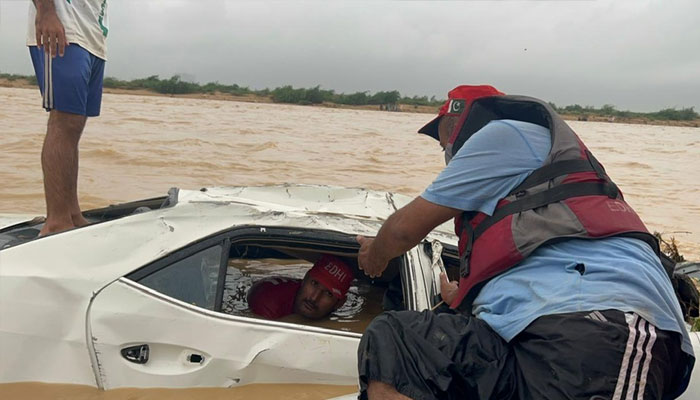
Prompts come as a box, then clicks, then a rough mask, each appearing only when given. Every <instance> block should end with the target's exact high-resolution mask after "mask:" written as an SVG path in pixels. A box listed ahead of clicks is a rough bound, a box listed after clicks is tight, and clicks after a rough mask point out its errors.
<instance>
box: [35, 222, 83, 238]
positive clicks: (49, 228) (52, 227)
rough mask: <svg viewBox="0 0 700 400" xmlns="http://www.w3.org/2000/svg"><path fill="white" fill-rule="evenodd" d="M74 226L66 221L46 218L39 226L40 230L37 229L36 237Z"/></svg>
mask: <svg viewBox="0 0 700 400" xmlns="http://www.w3.org/2000/svg"><path fill="white" fill-rule="evenodd" d="M74 228H75V225H73V224H72V223H68V222H66V221H51V220H49V219H47V220H46V223H45V224H44V226H43V227H42V228H41V231H39V236H38V237H42V236H48V235H53V234H54V233H59V232H64V231H67V230H70V229H74Z"/></svg>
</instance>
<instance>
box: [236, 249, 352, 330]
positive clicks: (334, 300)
mask: <svg viewBox="0 0 700 400" xmlns="http://www.w3.org/2000/svg"><path fill="white" fill-rule="evenodd" d="M352 280H353V273H352V269H351V268H350V267H349V266H348V265H347V264H346V263H344V262H343V261H342V260H341V259H339V258H338V257H334V256H332V255H328V254H326V255H324V256H322V257H321V258H320V259H318V260H317V261H316V262H315V263H314V266H313V267H312V268H311V269H310V270H309V271H308V272H307V273H306V275H305V276H304V279H303V280H299V279H291V278H285V277H272V278H266V279H263V280H260V281H258V282H256V283H255V284H253V286H251V288H250V289H249V290H248V306H249V307H250V309H251V311H253V312H254V313H255V314H257V315H260V316H261V317H265V318H269V319H279V318H282V317H285V316H287V315H289V314H299V315H301V316H304V317H306V318H309V319H321V318H324V317H326V316H328V315H329V314H330V313H332V312H333V311H335V310H337V309H338V308H339V307H340V306H342V305H343V304H344V303H345V299H346V295H347V292H348V289H349V288H350V283H351V282H352Z"/></svg>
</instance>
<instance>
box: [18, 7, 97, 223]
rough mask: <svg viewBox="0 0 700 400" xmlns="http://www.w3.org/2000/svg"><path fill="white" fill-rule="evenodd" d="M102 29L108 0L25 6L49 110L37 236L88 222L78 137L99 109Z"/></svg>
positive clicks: (34, 60) (29, 37)
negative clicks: (81, 198) (42, 205)
mask: <svg viewBox="0 0 700 400" xmlns="http://www.w3.org/2000/svg"><path fill="white" fill-rule="evenodd" d="M107 32H108V28H107V0H83V1H73V2H71V1H65V0H33V1H32V4H31V5H30V9H29V29H28V34H27V46H29V53H30V55H31V58H32V63H33V64H34V71H35V73H36V78H37V82H38V84H39V90H40V91H41V93H42V95H43V107H44V109H45V110H46V111H49V121H48V126H47V129H46V137H45V139H44V146H43V148H42V151H41V168H42V170H43V173H44V195H45V198H46V222H45V223H44V226H43V228H42V229H41V232H40V233H39V234H40V235H47V234H50V233H57V232H61V231H65V230H68V229H72V228H75V227H80V226H84V225H87V224H88V221H87V220H86V219H85V218H84V217H83V215H82V213H81V211H80V205H79V204H78V142H79V141H80V136H81V135H82V133H83V128H84V127H85V122H86V121H87V117H94V116H97V115H99V114H100V105H101V103H102V79H103V75H104V64H105V60H106V50H107V49H106V40H107ZM57 56H58V57H57Z"/></svg>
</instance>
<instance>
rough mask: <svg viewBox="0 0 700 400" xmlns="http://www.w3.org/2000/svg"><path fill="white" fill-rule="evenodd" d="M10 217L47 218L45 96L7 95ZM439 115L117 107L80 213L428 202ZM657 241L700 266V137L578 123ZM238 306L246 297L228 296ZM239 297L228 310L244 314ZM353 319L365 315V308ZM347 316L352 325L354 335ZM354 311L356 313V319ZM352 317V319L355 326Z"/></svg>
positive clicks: (68, 395) (287, 394) (2, 91)
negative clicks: (200, 199) (309, 201)
mask: <svg viewBox="0 0 700 400" xmlns="http://www.w3.org/2000/svg"><path fill="white" fill-rule="evenodd" d="M0 104H1V105H2V107H0V149H2V150H1V155H2V157H0V182H2V185H0V213H21V214H30V215H43V214H44V198H43V187H42V175H41V166H40V152H41V145H42V141H43V138H44V133H45V126H46V120H47V114H46V113H45V112H43V111H42V110H41V108H40V105H41V98H40V96H39V93H38V90H30V89H20V88H0ZM430 118H432V116H431V115H426V114H413V113H392V112H380V111H366V110H348V109H334V108H316V107H303V106H293V105H277V104H256V103H239V102H232V101H217V100H204V99H202V100H198V99H185V98H171V97H158V96H134V95H114V94H112V95H110V94H106V95H105V96H104V100H103V107H102V116H100V117H98V118H91V119H90V120H89V121H88V123H87V127H86V129H85V132H84V135H83V139H82V141H81V145H80V177H79V197H80V203H81V205H82V207H83V209H90V208H97V207H103V206H106V205H109V204H114V203H119V202H124V201H130V200H137V199H143V198H151V197H156V196H162V195H165V194H166V192H167V191H168V189H169V188H171V187H173V186H177V187H181V188H186V189H198V188H201V187H206V186H239V185H263V184H273V183H286V182H292V183H309V184H311V183H313V184H328V185H338V186H347V187H365V188H372V189H379V190H387V191H393V192H399V193H403V194H407V195H412V196H413V195H418V194H420V193H421V191H422V190H423V189H424V188H425V187H426V186H427V185H428V184H429V183H430V182H431V181H432V179H433V178H434V177H435V176H436V175H437V173H438V172H439V171H440V170H441V169H442V167H443V166H444V162H443V155H442V153H441V152H440V151H439V147H438V146H437V144H436V142H435V141H433V140H432V139H430V138H428V137H425V136H423V135H418V134H416V133H415V132H416V130H417V129H418V128H419V127H420V126H422V125H423V124H424V123H425V122H427V121H428V120H429V119H430ZM570 124H571V126H572V127H573V128H574V130H575V131H576V132H577V133H578V134H579V136H580V137H581V138H582V139H583V140H584V141H585V142H586V144H587V146H588V147H589V148H590V149H591V150H592V151H593V153H594V154H595V155H596V157H597V158H598V159H599V160H600V161H601V162H602V163H603V164H604V165H605V167H606V169H607V171H608V173H609V174H610V176H611V177H612V178H613V179H614V180H615V181H616V182H617V184H618V185H619V186H620V188H621V189H622V191H623V193H624V194H625V197H626V199H627V200H628V202H629V203H630V204H631V205H632V207H633V208H634V209H635V210H636V211H637V212H638V213H639V214H640V215H641V217H642V219H643V220H644V221H645V222H646V224H647V225H648V227H649V229H651V230H654V231H659V232H662V233H663V235H664V237H665V238H667V239H670V238H671V237H675V239H676V240H677V242H678V244H679V248H680V250H681V253H683V254H684V255H685V256H686V258H688V259H691V260H699V259H700V128H689V127H666V126H651V125H629V124H614V123H603V122H578V121H573V122H570ZM231 290H232V296H235V290H237V289H236V288H231ZM239 306H240V304H237V303H236V301H235V299H234V297H231V303H230V307H234V308H235V307H239ZM350 307H356V308H357V309H360V308H361V304H352V303H351V305H350ZM353 310H354V309H352V308H350V309H349V312H351V313H350V314H343V312H342V311H341V313H340V314H339V315H336V316H335V318H338V319H339V320H340V321H341V322H342V321H344V319H345V320H347V321H345V322H347V323H348V324H349V325H348V326H350V324H352V323H355V322H358V323H360V324H364V323H366V321H356V320H355V319H353V318H354V317H352V316H353V315H354V314H352V312H353ZM346 311H347V310H346ZM348 316H350V317H348ZM355 390H356V388H355V387H352V386H340V387H338V386H321V385H249V386H246V387H240V388H236V389H187V390H150V389H149V390H143V389H140V390H137V389H120V390H115V391H109V392H99V391H96V390H95V389H92V388H88V387H81V386H71V385H45V384H36V383H21V384H4V385H0V398H3V399H5V398H8V399H45V398H52V399H55V398H65V399H86V400H87V399H90V400H97V399H100V400H102V399H105V400H114V399H133V400H144V399H190V398H197V399H205V400H206V399H209V400H211V399H223V398H226V399H238V398H240V399H243V398H246V399H251V398H280V399H286V398H289V399H291V398H294V399H320V398H327V397H333V396H338V395H341V394H345V393H351V392H354V391H355Z"/></svg>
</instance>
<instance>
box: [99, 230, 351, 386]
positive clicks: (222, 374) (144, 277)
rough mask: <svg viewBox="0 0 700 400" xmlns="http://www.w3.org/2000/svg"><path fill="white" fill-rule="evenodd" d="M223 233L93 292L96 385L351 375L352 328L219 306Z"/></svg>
mask: <svg viewBox="0 0 700 400" xmlns="http://www.w3.org/2000/svg"><path fill="white" fill-rule="evenodd" d="M230 243H231V235H230V234H227V235H220V236H218V237H214V238H210V239H208V240H205V241H203V242H200V243H197V244H194V245H192V246H190V247H188V248H186V249H183V250H181V251H179V252H177V253H175V254H172V255H170V256H168V257H165V258H164V259H162V260H159V261H158V262H156V263H154V264H153V265H150V266H148V267H147V268H143V269H141V270H139V273H137V274H132V275H130V276H129V277H123V278H120V279H119V280H117V281H115V282H113V283H112V284H110V285H108V286H107V287H105V288H104V289H103V290H101V291H100V292H99V293H97V294H96V295H95V296H94V298H93V301H92V302H91V304H90V306H89V309H88V319H87V320H88V326H87V335H88V337H89V340H88V346H89V347H90V350H91V353H92V358H93V365H94V368H95V370H96V375H97V380H98V385H99V386H100V387H101V388H103V389H112V388H118V387H125V386H128V387H195V386H210V387H212V386H213V387H231V386H236V385H244V384H249V383H291V382H293V383H318V384H344V385H353V384H356V382H357V378H356V375H357V372H356V368H357V367H356V361H355V360H356V351H357V344H358V341H359V338H360V335H359V334H357V333H352V332H342V331H334V330H329V329H324V328H317V327H313V326H306V325H299V324H291V323H281V322H274V321H266V320H261V319H253V318H246V317H241V316H234V315H227V314H224V313H222V312H219V311H217V309H220V306H221V304H220V302H221V292H222V288H223V282H222V280H223V279H224V278H225V275H224V272H223V271H224V268H225V267H226V259H227V257H228V251H229V247H230Z"/></svg>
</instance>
